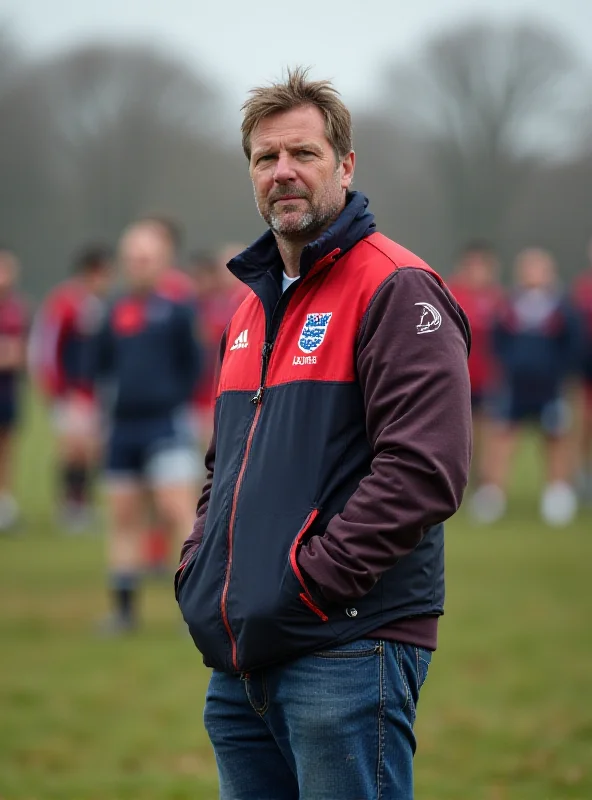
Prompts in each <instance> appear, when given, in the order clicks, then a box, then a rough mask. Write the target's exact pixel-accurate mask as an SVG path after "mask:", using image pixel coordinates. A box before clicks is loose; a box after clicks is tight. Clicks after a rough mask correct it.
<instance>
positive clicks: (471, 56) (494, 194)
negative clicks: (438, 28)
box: [388, 23, 579, 249]
mask: <svg viewBox="0 0 592 800" xmlns="http://www.w3.org/2000/svg"><path fill="white" fill-rule="evenodd" d="M578 66H579V65H578V62H577V60H576V59H575V57H574V55H573V52H572V50H570V49H569V48H568V46H567V45H566V44H565V43H564V42H563V41H562V40H561V39H560V38H558V37H557V35H556V34H555V33H553V32H551V31H548V30H546V29H544V28H542V27H540V26H538V25H533V24H531V23H523V24H518V25H494V24H489V23H475V24H471V25H468V26H466V27H464V28H460V29H456V30H452V31H450V32H446V33H443V34H441V35H439V36H437V37H435V38H434V39H432V40H431V41H430V42H429V43H428V44H427V45H426V47H425V49H424V51H423V52H422V53H421V54H420V57H419V59H418V61H417V62H416V63H415V64H414V65H413V66H409V67H407V66H405V67H401V66H395V67H393V68H392V69H391V70H390V71H389V74H388V86H389V89H388V91H389V95H390V98H391V109H393V111H394V113H396V114H398V115H399V116H400V117H402V116H403V115H404V116H405V119H407V120H408V121H409V124H410V125H411V126H412V127H413V128H415V130H417V131H419V132H421V135H423V137H424V140H425V144H426V148H427V151H428V153H429V156H430V159H431V164H432V168H433V170H434V177H435V179H436V181H437V182H440V183H441V185H442V188H443V190H444V195H445V198H446V204H445V208H444V212H445V213H446V214H447V217H448V223H449V230H450V240H449V243H448V247H449V248H450V249H451V248H453V247H454V246H455V245H456V243H457V242H458V241H459V240H462V239H465V238H468V237H470V236H475V235H481V236H488V237H491V238H493V239H500V238H503V230H504V224H505V221H506V219H507V216H508V214H509V213H510V212H511V208H512V203H513V198H514V196H515V195H516V193H517V192H518V191H519V189H520V186H521V185H522V183H523V182H524V181H525V180H526V179H527V178H528V176H529V175H530V174H531V172H532V169H533V168H534V166H535V165H536V164H537V163H538V159H540V158H542V157H544V156H546V154H548V153H549V152H550V150H552V149H553V148H554V149H557V147H558V146H561V147H564V148H565V147H566V146H567V145H568V143H569V144H572V142H570V139H569V136H570V133H573V130H572V131H570V130H569V112H570V110H571V109H570V104H571V102H572V100H575V99H578V96H577V93H576V92H575V88H573V87H575V76H576V75H577V74H578V73H577V69H578ZM570 87H571V88H570Z"/></svg>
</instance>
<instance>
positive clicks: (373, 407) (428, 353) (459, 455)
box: [298, 267, 471, 601]
mask: <svg viewBox="0 0 592 800" xmlns="http://www.w3.org/2000/svg"><path fill="white" fill-rule="evenodd" d="M426 303H427V304H430V305H431V306H433V307H434V308H435V309H436V310H437V312H438V313H439V314H440V317H441V322H440V325H439V326H438V325H437V316H432V315H431V314H429V313H428V314H427V316H426V317H424V321H428V320H434V323H433V325H432V327H431V329H429V330H427V331H425V332H423V333H420V330H419V329H418V325H419V323H420V320H421V318H422V312H423V311H424V309H425V308H426V306H425V305H424V304H426ZM469 341H470V332H469V329H468V323H466V318H465V317H464V314H463V313H462V312H461V311H460V310H459V308H458V306H457V304H456V301H455V300H454V299H453V298H452V296H451V295H450V294H449V292H448V291H447V290H446V289H445V288H443V287H442V286H441V285H440V284H439V282H438V281H437V279H436V278H435V277H433V276H432V275H431V274H430V273H428V272H426V271H425V270H422V269H417V268H411V267H409V268H406V267H404V268H400V269H399V270H397V271H396V272H394V273H393V275H391V277H390V278H388V280H387V281H385V283H384V284H383V285H382V286H381V287H380V289H379V290H378V292H377V293H376V294H375V296H374V298H373V299H372V301H371V303H370V306H369V308H368V310H367V313H366V315H365V318H364V320H363V321H362V325H361V329H360V333H359V337H358V343H357V354H356V355H357V369H358V376H359V380H360V385H361V387H362V391H363V395H364V403H365V408H366V429H367V433H368V438H369V441H370V444H371V445H372V448H373V450H374V457H373V460H372V465H371V470H370V473H369V474H368V475H367V476H366V477H365V478H364V479H363V480H362V481H361V482H360V484H359V486H358V488H357V490H356V491H355V492H354V494H353V495H352V496H351V497H350V499H349V501H348V502H347V504H346V506H345V508H344V509H343V512H342V513H341V514H338V515H336V516H335V517H333V519H331V520H330V522H329V524H328V526H327V529H326V531H325V533H324V534H323V535H322V536H313V537H312V538H311V540H310V541H309V542H308V543H307V544H306V545H305V546H304V547H303V548H302V549H301V550H300V553H299V557H298V562H299V565H300V567H301V568H302V569H303V571H304V572H305V573H306V574H307V575H309V576H310V577H311V578H312V579H313V580H314V581H315V582H316V584H317V585H318V587H319V588H320V590H321V592H322V593H323V595H324V596H325V597H326V598H327V599H328V600H330V601H344V600H347V599H353V598H357V597H362V596H363V595H365V594H366V593H367V592H369V591H370V589H372V587H373V586H374V584H375V583H376V582H377V581H378V580H379V578H380V576H381V575H382V573H383V572H385V571H386V570H388V569H390V568H392V567H393V566H394V565H395V564H396V562H397V561H398V560H399V559H401V558H404V557H405V555H407V554H408V553H410V552H411V551H412V550H413V549H414V548H415V547H417V545H418V544H419V542H420V541H421V539H422V536H423V534H424V532H425V531H426V529H427V528H429V527H430V526H432V525H434V524H436V523H439V522H442V521H443V520H445V519H447V518H448V517H450V516H451V515H452V514H454V512H455V511H456V510H457V509H458V507H459V505H460V502H461V500H462V496H463V492H464V489H465V486H466V483H467V480H468V473H469V462H470V452H471V408H470V386H469V376H468V369H467V352H468V348H469Z"/></svg>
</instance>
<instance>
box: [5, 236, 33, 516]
mask: <svg viewBox="0 0 592 800" xmlns="http://www.w3.org/2000/svg"><path fill="white" fill-rule="evenodd" d="M17 279H18V262H17V259H16V256H15V255H14V253H13V252H12V250H10V249H9V248H8V247H6V246H4V245H0V532H3V531H7V530H9V529H10V528H12V527H13V526H14V525H15V523H16V522H17V520H18V516H19V509H18V505H17V502H16V500H15V498H14V495H13V492H12V473H13V464H14V460H13V442H14V431H15V427H16V423H17V419H18V407H19V391H18V390H19V379H20V376H21V373H22V371H23V368H24V365H25V350H26V344H25V343H26V337H27V327H28V313H27V309H26V306H25V303H24V302H23V300H22V299H21V298H20V297H19V296H18V294H17V293H16V291H15V285H16V282H17Z"/></svg>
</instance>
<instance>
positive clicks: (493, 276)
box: [448, 239, 505, 483]
mask: <svg viewBox="0 0 592 800" xmlns="http://www.w3.org/2000/svg"><path fill="white" fill-rule="evenodd" d="M448 286H449V288H450V291H451V292H452V294H453V295H454V296H455V297H456V299H457V300H458V302H459V303H460V305H461V307H462V308H463V309H464V311H465V313H466V315H467V317H468V318H469V322H470V324H471V353H470V355H469V375H470V378H471V407H472V411H473V465H474V467H476V468H477V469H478V468H479V465H480V463H481V460H482V454H483V453H485V452H487V449H488V446H489V438H490V436H491V426H490V424H489V423H490V417H491V414H490V409H489V405H490V404H491V397H492V392H493V390H494V387H495V383H496V379H497V374H498V370H497V365H496V359H495V354H494V352H493V327H494V325H495V320H496V318H497V316H498V314H499V311H500V308H501V306H502V303H503V301H504V296H505V293H504V290H503V289H502V287H501V285H500V283H499V260H498V257H497V254H496V252H495V249H494V247H493V245H492V244H491V243H489V242H488V241H486V240H485V239H474V240H473V241H470V242H468V243H467V244H466V245H465V247H464V248H463V250H462V252H461V254H460V258H459V260H458V263H457V265H456V268H455V270H454V273H453V274H452V276H451V278H450V280H449V281H448ZM473 479H474V480H476V481H477V482H478V483H480V482H481V476H480V475H476V476H474V477H473Z"/></svg>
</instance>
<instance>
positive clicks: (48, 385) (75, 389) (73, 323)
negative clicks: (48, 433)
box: [29, 244, 113, 532]
mask: <svg viewBox="0 0 592 800" xmlns="http://www.w3.org/2000/svg"><path fill="white" fill-rule="evenodd" d="M73 268H74V276H73V277H72V278H70V279H69V280H66V281H64V282H63V283H61V284H59V285H58V286H56V288H55V289H53V291H51V292H50V294H49V295H48V296H47V297H46V298H45V300H44V301H43V302H42V304H41V306H40V308H39V310H38V312H37V314H36V316H35V320H34V324H33V330H32V334H31V340H30V347H29V367H30V371H31V374H32V377H33V380H34V381H35V383H36V384H37V386H38V387H39V389H40V390H41V393H42V395H43V396H44V397H45V399H46V400H47V402H48V403H49V404H50V406H51V408H52V420H53V425H54V431H55V437H56V448H57V459H58V464H59V469H58V474H59V483H60V488H59V505H60V510H59V520H60V524H61V525H63V526H64V527H65V528H66V530H68V531H70V532H78V531H81V530H84V529H86V528H87V527H88V526H89V524H90V523H91V521H92V517H93V515H92V490H93V486H92V484H93V474H94V472H95V471H96V468H97V464H98V460H99V457H100V431H99V416H98V409H97V404H96V398H95V395H94V390H93V387H92V385H91V384H90V383H89V381H88V377H87V375H86V374H85V364H86V363H87V360H88V349H89V347H90V345H91V342H92V340H93V337H94V336H95V335H96V333H97V331H98V329H99V328H100V325H101V322H102V320H103V316H104V313H105V298H106V296H107V294H108V291H109V289H110V287H111V282H112V275H113V265H112V252H111V250H110V249H109V248H108V247H106V246H104V245H96V244H92V245H87V246H85V247H83V248H82V249H81V250H80V251H79V252H78V253H77V254H76V256H75V258H74V263H73Z"/></svg>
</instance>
